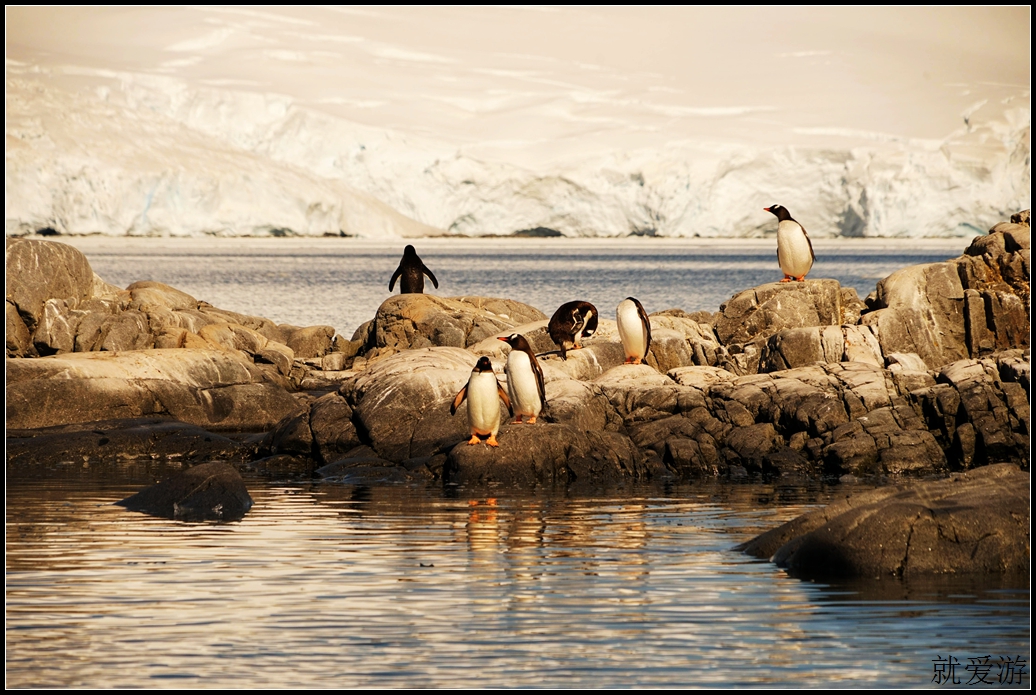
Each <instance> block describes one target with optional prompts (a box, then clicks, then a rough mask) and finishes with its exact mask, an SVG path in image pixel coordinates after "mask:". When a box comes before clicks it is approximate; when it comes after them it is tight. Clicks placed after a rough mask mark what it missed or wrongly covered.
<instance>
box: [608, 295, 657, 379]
mask: <svg viewBox="0 0 1036 695" xmlns="http://www.w3.org/2000/svg"><path fill="white" fill-rule="evenodd" d="M615 323H617V324H618V326H619V339H620V340H622V349H623V350H624V351H625V352H626V364H630V363H631V362H632V363H633V364H640V363H641V362H643V361H644V360H646V359H647V354H648V350H649V349H650V348H651V321H650V320H648V315H647V312H646V311H644V305H643V304H641V303H640V300H638V299H636V298H634V297H626V298H625V299H623V300H622V301H621V302H619V306H618V307H617V308H616V309H615Z"/></svg>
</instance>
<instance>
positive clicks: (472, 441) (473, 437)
mask: <svg viewBox="0 0 1036 695" xmlns="http://www.w3.org/2000/svg"><path fill="white" fill-rule="evenodd" d="M479 441H480V440H479V438H478V435H477V434H473V435H471V439H469V440H468V444H478V443H479Z"/></svg>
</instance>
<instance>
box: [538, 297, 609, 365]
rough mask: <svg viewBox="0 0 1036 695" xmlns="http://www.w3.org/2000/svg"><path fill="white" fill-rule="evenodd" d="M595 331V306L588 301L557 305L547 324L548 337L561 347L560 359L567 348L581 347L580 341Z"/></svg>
mask: <svg viewBox="0 0 1036 695" xmlns="http://www.w3.org/2000/svg"><path fill="white" fill-rule="evenodd" d="M596 331H597V307H595V306H594V305H593V304H591V303H590V302H580V301H576V302H567V303H565V304H562V305H561V306H559V307H558V310H557V311H555V312H554V315H553V316H551V317H550V322H549V323H548V324H547V333H549V334H550V339H551V340H553V341H554V343H555V344H556V345H557V346H558V347H559V348H561V359H563V360H567V359H568V355H567V354H566V353H567V352H568V351H569V350H578V349H579V348H581V347H583V346H582V344H581V343H580V341H581V340H582V339H583V338H589V337H590V336H592V335H593V334H594V333H595V332H596Z"/></svg>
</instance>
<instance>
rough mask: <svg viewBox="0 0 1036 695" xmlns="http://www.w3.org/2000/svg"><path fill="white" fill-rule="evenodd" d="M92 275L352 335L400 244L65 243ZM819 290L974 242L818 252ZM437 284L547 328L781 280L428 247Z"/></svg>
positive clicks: (856, 283)
mask: <svg viewBox="0 0 1036 695" xmlns="http://www.w3.org/2000/svg"><path fill="white" fill-rule="evenodd" d="M62 241H66V242H68V243H71V244H73V245H75V246H77V247H79V248H80V249H82V250H83V252H84V253H85V254H86V256H87V258H88V259H89V260H90V263H91V265H92V266H93V268H94V271H95V272H96V273H97V274H98V275H100V276H101V277H102V278H104V279H105V280H106V281H108V282H110V283H113V284H115V285H118V286H120V287H125V286H126V285H128V284H130V283H131V282H135V281H137V280H157V281H159V282H164V283H166V284H169V285H172V286H173V287H176V288H178V289H181V290H183V291H185V292H188V293H190V294H192V295H194V296H195V297H196V298H198V299H203V300H205V301H208V302H209V303H211V304H214V305H215V306H218V307H220V308H224V309H230V310H233V311H238V312H242V313H246V314H252V315H257V316H265V317H267V318H270V319H272V320H274V321H276V322H277V323H289V324H292V325H297V326H310V325H330V326H334V327H335V328H336V329H338V331H339V332H340V333H342V334H344V335H346V336H347V337H348V336H351V335H352V332H353V330H354V329H355V328H356V327H357V326H359V325H360V324H361V323H363V322H364V321H367V320H369V319H371V318H373V317H374V313H375V311H377V308H378V306H379V305H380V304H381V302H382V301H384V300H385V299H386V298H387V297H388V296H389V294H390V293H389V291H388V281H389V278H390V277H391V276H392V272H393V271H394V270H395V269H396V265H397V264H398V263H399V258H400V256H401V254H402V247H403V244H402V243H401V242H378V243H374V242H361V241H358V240H354V239H191V240H175V239H117V240H113V239H104V238H96V237H88V238H79V239H65V238H63V239H62ZM816 243H817V262H816V265H815V266H814V267H813V271H812V272H811V273H810V278H811V279H816V278H835V279H837V280H838V281H839V282H841V283H842V285H843V286H846V287H852V288H854V289H855V290H856V291H857V293H858V294H859V296H860V298H861V299H862V298H863V297H866V296H867V294H869V293H870V292H872V291H873V290H874V286H875V284H876V283H877V281H878V280H880V279H881V278H883V277H885V276H886V275H888V274H889V273H892V272H893V271H895V270H898V269H900V268H902V267H904V266H907V265H910V264H913V263H929V262H935V261H942V260H945V259H947V258H950V257H953V256H957V255H959V254H960V253H961V252H962V250H963V248H964V246H965V245H966V242H964V241H962V240H960V239H955V240H941V241H938V242H936V241H932V240H918V241H917V242H916V243H915V244H914V245H912V246H910V247H904V246H902V245H898V246H890V245H889V244H890V242H883V241H881V240H873V241H872V242H851V243H850V242H842V241H835V240H818V241H817V242H816ZM417 246H418V251H419V252H420V254H421V256H422V258H423V259H424V260H425V262H426V264H427V265H428V267H429V268H431V269H432V271H433V272H434V273H435V275H436V277H437V278H438V280H439V289H438V290H435V289H433V288H432V287H431V285H430V284H429V285H428V286H427V287H426V288H425V291H426V292H429V293H431V294H436V295H439V296H442V297H456V296H463V295H475V296H487V297H507V298H510V299H517V300H519V301H522V302H525V303H527V304H531V305H533V306H535V307H536V308H538V309H540V310H541V311H543V312H544V313H545V314H547V315H548V316H550V315H551V314H553V313H554V310H555V309H556V308H557V307H558V306H560V305H561V304H563V303H564V302H567V301H569V300H572V299H585V300H587V301H590V302H593V303H594V304H596V305H597V307H598V308H600V309H601V312H602V315H603V316H604V317H605V318H614V307H615V306H616V305H618V303H619V302H620V301H622V300H623V299H625V298H626V297H628V296H635V297H637V298H639V299H640V300H641V302H642V303H643V304H644V306H645V308H646V309H647V310H648V312H654V311H661V310H663V309H670V308H678V309H683V310H684V311H700V310H706V311H716V310H718V309H719V305H720V304H722V303H723V302H725V301H726V300H727V299H729V298H730V297H731V296H732V295H733V294H734V293H736V292H738V291H740V290H743V289H747V288H749V287H754V286H756V285H759V284H762V283H766V282H775V281H777V280H780V279H781V273H780V270H779V269H778V267H777V256H776V242H773V241H771V242H762V241H752V242H745V241H737V240H733V241H730V242H729V243H727V244H723V245H720V244H717V243H715V242H712V243H709V244H706V245H702V244H700V243H696V242H694V241H684V242H679V241H670V240H665V241H663V240H651V241H648V240H644V239H638V240H634V241H629V240H625V241H621V240H602V239H583V240H548V241H542V240H531V239H525V240H521V241H514V240H509V241H506V240H495V239H478V240H460V239H449V240H441V239H440V240H419V241H418V242H417Z"/></svg>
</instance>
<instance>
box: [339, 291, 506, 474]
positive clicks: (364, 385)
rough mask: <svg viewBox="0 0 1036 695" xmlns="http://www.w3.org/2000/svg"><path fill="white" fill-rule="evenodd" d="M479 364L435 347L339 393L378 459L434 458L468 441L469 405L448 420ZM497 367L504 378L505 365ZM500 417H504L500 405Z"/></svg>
mask: <svg viewBox="0 0 1036 695" xmlns="http://www.w3.org/2000/svg"><path fill="white" fill-rule="evenodd" d="M407 296H427V295H407ZM477 361H478V358H477V357H476V356H475V355H473V354H472V353H470V352H468V351H467V350H464V349H461V348H450V347H436V348H424V349H419V350H407V351H406V352H402V353H398V354H394V355H391V356H389V357H385V358H383V359H381V360H378V361H376V362H373V363H372V364H370V365H369V366H368V367H367V369H365V370H364V371H362V372H360V373H359V374H358V375H356V376H355V377H353V379H351V380H350V381H347V382H346V383H344V384H343V385H342V389H341V393H342V395H343V396H344V397H345V399H346V400H347V401H348V404H349V407H350V408H352V410H353V413H354V416H353V422H354V423H355V424H356V426H357V429H358V432H359V436H360V439H361V440H363V441H365V442H369V443H370V445H371V446H372V447H373V448H374V450H375V451H376V452H377V453H378V455H379V456H380V457H382V458H384V459H387V460H389V461H395V462H397V463H398V462H402V461H405V460H406V459H410V458H415V457H419V456H431V455H433V454H436V453H439V452H440V451H445V450H446V449H448V448H449V447H452V446H453V445H454V444H456V443H457V442H459V441H461V440H466V439H468V437H470V436H471V435H470V431H469V429H468V422H467V408H466V405H465V406H462V407H461V408H460V409H459V410H458V411H457V414H456V415H450V403H452V402H453V399H454V397H455V396H456V395H457V393H458V392H459V391H460V390H461V388H462V387H463V386H464V385H465V384H467V383H468V378H469V377H470V376H471V370H472V368H473V367H474V366H475V363H476V362H477ZM495 367H496V371H497V374H498V375H502V374H503V369H502V368H501V367H502V365H495ZM501 411H502V413H503V417H506V416H507V411H506V409H504V408H503V405H502V404H501Z"/></svg>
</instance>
